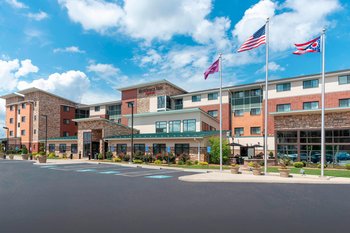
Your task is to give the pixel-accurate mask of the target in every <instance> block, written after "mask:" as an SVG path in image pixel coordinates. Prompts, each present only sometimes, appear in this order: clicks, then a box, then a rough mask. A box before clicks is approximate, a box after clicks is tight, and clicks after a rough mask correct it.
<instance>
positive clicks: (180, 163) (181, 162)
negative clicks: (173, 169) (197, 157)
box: [177, 160, 185, 165]
mask: <svg viewBox="0 0 350 233" xmlns="http://www.w3.org/2000/svg"><path fill="white" fill-rule="evenodd" d="M177 164H178V165H184V164H185V162H184V161H182V160H179V161H178V162H177Z"/></svg>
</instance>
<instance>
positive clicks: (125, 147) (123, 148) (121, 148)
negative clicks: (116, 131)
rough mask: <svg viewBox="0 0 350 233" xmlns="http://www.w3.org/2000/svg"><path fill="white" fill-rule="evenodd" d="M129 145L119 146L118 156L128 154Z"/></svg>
mask: <svg viewBox="0 0 350 233" xmlns="http://www.w3.org/2000/svg"><path fill="white" fill-rule="evenodd" d="M126 150H127V145H126V144H117V154H121V153H123V154H126Z"/></svg>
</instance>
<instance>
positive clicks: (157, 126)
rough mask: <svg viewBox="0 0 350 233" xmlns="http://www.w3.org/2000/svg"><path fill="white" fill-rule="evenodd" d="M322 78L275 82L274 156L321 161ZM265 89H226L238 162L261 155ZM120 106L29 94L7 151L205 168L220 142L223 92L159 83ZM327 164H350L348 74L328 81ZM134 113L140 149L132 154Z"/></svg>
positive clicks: (17, 98) (23, 94)
mask: <svg viewBox="0 0 350 233" xmlns="http://www.w3.org/2000/svg"><path fill="white" fill-rule="evenodd" d="M320 82H321V76H320V74H316V75H305V76H299V77H293V78H285V79H278V80H273V81H270V82H269V93H268V96H269V100H268V112H269V116H268V151H271V152H273V153H274V155H279V156H281V155H288V156H289V157H290V158H291V159H293V160H295V161H296V160H304V161H310V162H319V161H320V145H321V131H320V128H321V105H320V104H321V94H320V93H321V83H320ZM263 90H264V82H257V83H251V84H245V85H236V86H228V87H223V89H222V97H223V98H222V99H223V105H222V107H223V111H222V114H223V115H222V119H223V130H224V137H225V138H226V137H227V138H228V139H229V140H230V142H235V143H238V144H240V145H241V147H234V148H232V154H240V155H241V156H254V155H256V154H258V153H261V152H262V151H263V146H264V145H263V136H264V135H263V132H264V114H263V113H264V111H265V109H264V108H263V106H264V104H263V103H264V101H265V98H264V93H263ZM118 91H120V92H121V100H117V101H113V102H107V103H99V104H93V105H85V104H80V103H75V102H73V101H70V100H67V99H65V98H62V97H59V96H56V95H53V94H51V93H48V92H45V91H42V90H40V89H37V88H30V89H27V90H23V91H20V92H18V93H12V94H9V95H5V96H2V97H1V98H3V99H5V100H6V126H7V127H8V128H9V130H8V132H7V134H8V135H7V136H8V138H9V141H8V143H9V147H10V148H14V147H19V146H20V145H26V146H27V148H29V149H30V150H31V151H38V149H39V147H40V146H39V145H40V143H43V142H44V141H45V137H46V122H45V120H46V117H45V116H47V128H48V130H47V132H48V133H47V136H48V150H49V151H51V152H56V153H57V154H62V153H66V154H73V156H74V157H75V158H78V157H79V154H80V155H81V156H83V157H84V156H88V155H89V154H92V155H94V154H96V153H105V152H106V151H107V150H111V151H112V152H114V153H116V154H118V153H130V152H131V149H133V151H134V152H142V153H145V152H150V153H153V154H158V153H163V152H167V151H171V152H172V153H175V154H176V155H180V154H183V153H188V154H190V155H191V157H192V159H193V160H204V159H205V155H206V154H207V147H208V145H209V144H208V140H209V138H210V137H213V136H219V132H218V129H219V121H218V119H219V114H220V111H219V107H220V105H219V99H220V98H219V89H218V88H214V89H207V90H201V91H195V92H188V91H186V90H184V89H182V88H180V87H178V86H176V85H175V84H173V83H171V82H169V81H167V80H160V81H156V82H149V83H143V84H139V85H134V86H129V87H123V88H120V89H118ZM325 107H326V111H325V112H326V116H325V119H326V125H325V127H326V155H327V156H326V157H327V158H326V159H327V162H343V161H347V160H350V155H349V153H350V70H342V71H336V72H329V73H326V106H325ZM132 110H133V113H134V114H133V116H134V117H133V126H134V127H133V130H134V148H131V117H132Z"/></svg>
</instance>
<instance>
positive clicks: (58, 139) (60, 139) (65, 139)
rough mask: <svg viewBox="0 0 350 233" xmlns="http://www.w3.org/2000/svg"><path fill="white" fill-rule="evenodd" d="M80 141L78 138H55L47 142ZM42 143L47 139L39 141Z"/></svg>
mask: <svg viewBox="0 0 350 233" xmlns="http://www.w3.org/2000/svg"><path fill="white" fill-rule="evenodd" d="M73 140H78V137H77V136H68V137H55V138H48V139H47V141H73ZM39 141H40V142H44V141H45V139H41V140H39Z"/></svg>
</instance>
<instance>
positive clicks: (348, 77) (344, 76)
mask: <svg viewBox="0 0 350 233" xmlns="http://www.w3.org/2000/svg"><path fill="white" fill-rule="evenodd" d="M341 78H346V83H341V82H340V79H341ZM346 84H350V75H341V76H338V85H346Z"/></svg>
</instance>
